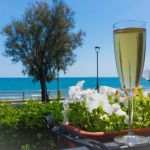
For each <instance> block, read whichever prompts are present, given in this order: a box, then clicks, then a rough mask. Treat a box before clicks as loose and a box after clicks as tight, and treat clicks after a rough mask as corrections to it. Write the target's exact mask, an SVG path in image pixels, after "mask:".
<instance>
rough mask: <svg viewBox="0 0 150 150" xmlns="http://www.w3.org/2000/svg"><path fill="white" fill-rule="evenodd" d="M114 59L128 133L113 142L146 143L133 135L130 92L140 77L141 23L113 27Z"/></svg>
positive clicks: (143, 43)
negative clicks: (124, 99) (125, 99)
mask: <svg viewBox="0 0 150 150" xmlns="http://www.w3.org/2000/svg"><path fill="white" fill-rule="evenodd" d="M113 36H114V48H115V59H116V65H117V71H118V75H119V77H120V81H121V85H122V89H123V90H124V91H125V93H127V94H128V96H129V97H130V98H129V106H128V116H129V131H128V135H124V136H118V137H116V138H115V141H116V142H118V143H122V144H127V145H129V146H134V145H138V144H145V143H147V139H146V137H143V136H138V135H134V132H133V130H132V126H133V116H134V115H133V108H134V107H133V99H132V94H131V93H132V92H133V90H134V89H135V88H136V87H137V86H138V85H139V81H140V78H141V76H142V72H143V67H144V61H145V51H146V28H145V22H142V21H123V22H118V23H116V24H114V26H113Z"/></svg>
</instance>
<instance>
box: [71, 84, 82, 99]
mask: <svg viewBox="0 0 150 150" xmlns="http://www.w3.org/2000/svg"><path fill="white" fill-rule="evenodd" d="M84 82H85V81H80V82H78V83H77V84H76V86H71V87H70V88H69V97H70V99H73V100H81V99H82V97H81V96H82V87H83V84H84Z"/></svg>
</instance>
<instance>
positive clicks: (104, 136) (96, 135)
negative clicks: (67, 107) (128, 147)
mask: <svg viewBox="0 0 150 150" xmlns="http://www.w3.org/2000/svg"><path fill="white" fill-rule="evenodd" d="M61 128H62V129H65V130H66V131H68V132H71V133H73V134H75V135H78V136H80V137H84V138H90V139H94V140H99V141H102V142H110V141H113V139H114V137H116V136H119V135H125V134H127V133H128V130H122V131H112V132H87V131H84V130H82V129H79V128H76V127H74V126H73V125H72V124H71V123H69V122H66V123H63V124H62V125H61ZM134 133H135V134H138V135H143V136H148V135H150V128H139V129H134Z"/></svg>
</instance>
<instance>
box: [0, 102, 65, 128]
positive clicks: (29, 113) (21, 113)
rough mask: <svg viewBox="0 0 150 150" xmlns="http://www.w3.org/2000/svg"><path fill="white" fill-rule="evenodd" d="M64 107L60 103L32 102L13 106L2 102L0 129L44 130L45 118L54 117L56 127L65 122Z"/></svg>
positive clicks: (0, 105)
mask: <svg viewBox="0 0 150 150" xmlns="http://www.w3.org/2000/svg"><path fill="white" fill-rule="evenodd" d="M62 110H63V105H62V104H61V103H59V102H58V101H52V102H49V103H41V102H39V101H33V100H30V101H28V102H26V103H25V104H18V105H15V106H14V105H13V104H11V103H10V102H8V103H7V102H5V103H4V102H0V128H13V129H20V128H32V129H33V128H44V127H45V126H46V124H45V123H44V121H43V117H44V116H47V115H53V116H54V118H55V121H56V122H55V123H56V125H59V124H60V123H61V122H62V120H63V115H62Z"/></svg>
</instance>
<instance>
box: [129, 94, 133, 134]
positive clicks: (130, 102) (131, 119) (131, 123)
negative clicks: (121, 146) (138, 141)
mask: <svg viewBox="0 0 150 150" xmlns="http://www.w3.org/2000/svg"><path fill="white" fill-rule="evenodd" d="M128 96H129V100H128V116H129V129H128V134H129V135H133V134H134V132H133V116H134V115H133V113H134V109H133V97H132V92H128Z"/></svg>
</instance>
